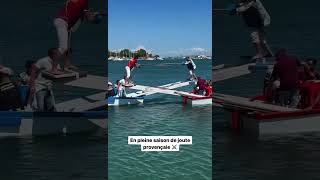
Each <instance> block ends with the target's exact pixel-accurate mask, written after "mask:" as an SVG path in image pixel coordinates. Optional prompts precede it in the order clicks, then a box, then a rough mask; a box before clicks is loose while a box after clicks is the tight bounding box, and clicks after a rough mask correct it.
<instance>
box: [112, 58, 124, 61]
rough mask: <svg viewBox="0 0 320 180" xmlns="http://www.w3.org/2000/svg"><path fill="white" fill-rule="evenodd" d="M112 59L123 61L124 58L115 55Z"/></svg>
mask: <svg viewBox="0 0 320 180" xmlns="http://www.w3.org/2000/svg"><path fill="white" fill-rule="evenodd" d="M113 60H114V61H123V60H124V59H123V58H121V57H115V58H114V59H113Z"/></svg>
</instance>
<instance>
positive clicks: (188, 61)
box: [183, 57, 197, 80]
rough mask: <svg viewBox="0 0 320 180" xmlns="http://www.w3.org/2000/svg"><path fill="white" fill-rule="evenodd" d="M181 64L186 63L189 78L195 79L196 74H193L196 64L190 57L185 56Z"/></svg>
mask: <svg viewBox="0 0 320 180" xmlns="http://www.w3.org/2000/svg"><path fill="white" fill-rule="evenodd" d="M183 65H187V68H188V70H189V74H190V80H196V79H197V76H196V74H195V69H196V68H197V66H196V64H195V63H194V62H193V60H192V59H191V58H190V57H186V62H184V63H183Z"/></svg>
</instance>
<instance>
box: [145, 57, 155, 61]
mask: <svg viewBox="0 0 320 180" xmlns="http://www.w3.org/2000/svg"><path fill="white" fill-rule="evenodd" d="M146 60H147V61H153V60H155V58H152V57H148V58H146Z"/></svg>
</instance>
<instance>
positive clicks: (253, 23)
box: [235, 0, 273, 60]
mask: <svg viewBox="0 0 320 180" xmlns="http://www.w3.org/2000/svg"><path fill="white" fill-rule="evenodd" d="M235 12H237V14H239V15H241V16H242V18H243V20H244V22H245V23H246V25H247V27H248V28H249V29H251V34H250V35H251V39H252V43H253V45H254V47H255V50H256V54H255V55H254V56H253V57H252V60H257V59H261V58H264V57H268V56H273V54H272V52H271V51H270V49H269V47H268V45H267V41H266V35H265V34H266V33H265V27H267V26H269V24H270V16H269V14H268V12H267V11H266V9H265V8H264V6H263V5H262V3H261V2H260V0H239V4H238V7H236V10H235Z"/></svg>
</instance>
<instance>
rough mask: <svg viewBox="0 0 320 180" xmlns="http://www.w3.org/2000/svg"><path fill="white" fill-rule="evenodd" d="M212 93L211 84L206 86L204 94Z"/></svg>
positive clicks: (209, 94) (210, 94)
mask: <svg viewBox="0 0 320 180" xmlns="http://www.w3.org/2000/svg"><path fill="white" fill-rule="evenodd" d="M212 93H213V89H212V86H207V87H206V94H205V96H212Z"/></svg>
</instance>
